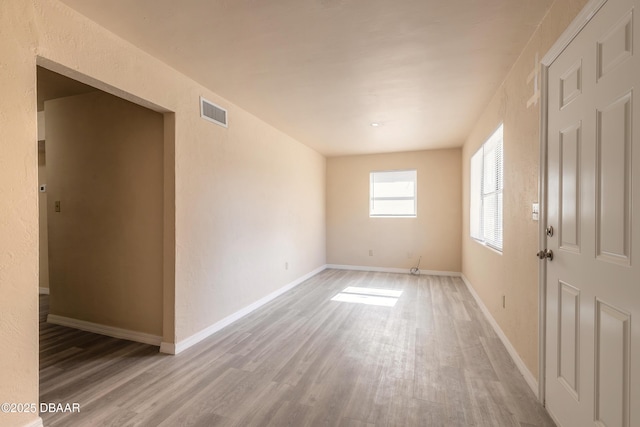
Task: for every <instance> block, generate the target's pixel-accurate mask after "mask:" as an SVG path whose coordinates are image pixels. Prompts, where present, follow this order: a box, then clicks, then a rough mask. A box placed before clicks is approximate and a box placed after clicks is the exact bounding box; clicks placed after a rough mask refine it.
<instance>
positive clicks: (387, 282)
mask: <svg viewBox="0 0 640 427" xmlns="http://www.w3.org/2000/svg"><path fill="white" fill-rule="evenodd" d="M348 286H352V287H354V286H355V287H364V288H382V289H390V290H400V291H402V295H401V296H400V297H399V298H398V300H397V303H396V305H395V306H394V307H384V306H376V305H366V304H359V303H350V302H337V301H331V298H332V297H334V296H335V295H336V294H338V293H339V292H340V291H342V290H343V289H344V288H346V287H348ZM40 303H41V308H40V315H41V322H40V401H41V402H54V403H55V402H62V403H79V404H80V413H55V414H50V413H42V414H41V416H42V418H43V420H44V424H45V426H51V427H53V426H92V427H94V426H218V425H219V426H267V425H269V426H344V427H346V426H353V427H355V426H487V427H489V426H490V427H499V426H517V427H531V426H553V425H554V424H553V422H552V421H551V419H550V418H549V416H548V415H547V413H546V411H545V410H544V408H543V407H542V406H541V405H540V404H539V403H538V402H537V401H536V399H535V397H534V395H533V393H532V392H531V390H530V388H529V387H528V386H527V384H526V383H525V380H524V379H523V378H522V376H521V375H520V373H519V372H518V370H517V368H516V366H515V365H514V363H513V361H512V360H511V359H510V357H509V354H508V353H507V351H506V350H505V348H504V346H503V345H502V343H501V342H500V340H499V338H498V337H497V336H496V334H495V333H494V332H493V330H492V329H491V326H490V325H489V323H488V322H487V321H486V319H485V318H484V316H483V314H482V312H481V311H480V309H479V307H478V306H477V304H476V303H475V301H474V300H473V297H472V296H471V294H470V293H469V292H468V290H467V289H466V288H465V286H464V284H463V282H462V281H461V280H460V279H459V278H454V277H443V276H424V275H423V276H419V277H416V276H410V275H403V274H390V273H369V272H352V271H340V270H325V271H324V272H322V273H320V274H318V275H317V276H315V277H313V278H311V279H310V280H308V281H306V282H305V283H303V284H301V285H299V286H298V287H296V288H295V289H293V290H291V291H289V292H287V293H286V294H284V295H282V296H281V297H280V298H278V299H276V300H274V301H272V302H271V303H269V304H268V305H266V306H264V307H262V308H260V309H259V310H257V311H255V312H253V313H252V314H250V315H248V316H246V317H244V318H242V319H241V320H239V321H237V322H236V323H234V324H233V325H231V326H229V327H227V328H225V329H223V330H222V331H220V332H218V333H217V334H215V335H213V336H211V337H209V338H208V339H206V340H205V341H202V342H200V343H199V344H197V345H195V346H193V347H191V348H189V349H187V350H185V351H184V352H183V353H181V354H179V355H177V356H168V355H163V354H160V353H158V348H157V347H152V346H148V345H144V344H138V343H134V342H130V341H124V340H117V339H113V338H109V337H104V336H100V335H95V334H91V333H87V332H82V331H78V330H74V329H70V328H65V327H62V326H56V325H51V324H48V323H46V322H45V319H46V314H47V312H48V297H47V296H41V300H40Z"/></svg>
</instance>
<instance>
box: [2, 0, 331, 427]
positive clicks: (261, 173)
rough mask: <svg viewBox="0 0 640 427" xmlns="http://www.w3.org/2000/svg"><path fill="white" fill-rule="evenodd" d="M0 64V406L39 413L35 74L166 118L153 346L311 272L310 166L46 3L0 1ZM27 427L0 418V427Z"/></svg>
mask: <svg viewBox="0 0 640 427" xmlns="http://www.w3.org/2000/svg"><path fill="white" fill-rule="evenodd" d="M0 57H1V58H3V59H2V67H3V68H2V73H0V87H2V88H3V89H2V90H3V93H2V99H3V102H2V103H1V104H0V140H2V141H3V146H2V150H3V153H2V156H0V197H1V200H2V203H1V204H0V218H1V220H0V235H2V236H3V237H2V239H0V294H2V298H1V299H0V313H2V322H1V323H0V342H2V343H3V346H4V348H10V349H11V351H3V352H0V378H2V381H0V401H1V402H6V401H9V402H11V401H13V402H37V401H38V323H37V321H38V284H39V280H38V248H39V245H38V193H37V190H36V189H37V184H38V176H37V171H38V160H37V146H36V144H35V141H36V138H37V135H36V129H37V124H36V94H35V85H36V62H38V63H39V64H40V65H43V66H45V67H48V68H50V69H53V70H54V71H58V72H61V73H63V74H66V75H68V76H70V77H72V78H76V79H78V80H80V81H82V82H83V83H88V84H92V85H94V86H96V87H98V88H99V89H103V90H106V91H108V92H111V93H115V94H117V95H122V96H123V97H125V98H126V99H130V100H134V101H137V102H140V103H142V104H144V105H147V106H150V107H153V108H154V109H156V110H158V111H162V112H164V111H172V112H175V115H171V116H172V117H173V118H175V122H173V123H170V124H167V122H166V120H165V126H166V127H167V128H172V127H175V165H174V166H175V259H176V262H175V290H173V289H165V290H164V292H165V298H164V299H165V301H167V300H170V298H167V297H166V296H167V295H169V296H170V297H174V298H175V299H174V301H175V303H174V306H173V307H171V308H174V309H175V328H174V330H173V331H169V332H165V334H164V336H165V339H167V337H170V335H171V334H170V332H175V338H176V339H177V340H184V339H185V338H187V337H189V336H191V335H193V334H195V333H197V332H199V331H200V330H202V329H203V328H206V327H207V326H210V325H211V324H214V323H215V322H217V321H218V320H221V319H223V318H224V317H226V316H228V315H230V314H232V313H234V312H236V311H237V310H239V309H241V308H243V307H245V306H247V305H248V304H250V303H252V302H254V301H256V300H258V299H260V298H262V297H264V296H265V295H267V294H269V293H271V292H273V291H275V290H277V289H279V288H281V287H282V286H284V285H286V284H288V283H290V282H292V281H293V280H295V279H297V278H298V277H300V276H303V275H304V274H306V273H308V272H310V271H312V270H314V269H316V268H318V267H320V266H322V265H324V263H325V201H324V200H325V191H324V186H325V159H324V157H323V156H321V155H320V154H318V153H316V152H314V151H313V150H311V149H309V148H307V147H305V146H303V145H302V144H300V143H299V142H298V141H295V140H293V139H292V138H290V137H288V136H286V135H285V134H283V133H282V132H280V131H278V130H277V129H274V128H273V127H271V126H269V125H268V124H266V123H264V122H262V121H261V120H259V119H257V118H256V117H255V116H252V115H251V114H249V113H247V112H245V111H244V110H242V109H241V108H239V107H237V106H235V105H233V104H232V103H230V102H229V101H227V100H225V99H222V98H220V97H219V96H217V95H216V94H214V93H212V92H210V91H209V90H207V89H205V88H204V87H202V86H200V85H198V84H197V83H195V82H194V81H192V80H190V79H188V78H187V77H185V76H184V75H181V74H179V73H178V72H177V71H175V70H174V69H172V68H171V67H168V66H167V65H165V64H163V63H162V62H160V61H158V60H156V59H154V58H153V57H151V56H149V55H147V54H146V53H144V52H142V51H140V50H139V49H137V48H135V47H133V46H132V45H130V44H129V43H127V42H125V41H123V40H121V39H119V38H117V37H116V36H114V35H113V34H111V33H109V32H107V31H106V30H104V29H102V28H100V27H99V26H97V25H96V24H94V23H92V22H91V21H89V20H87V19H86V18H84V17H82V16H80V15H79V14H77V13H75V12H74V11H72V10H70V9H69V8H67V7H66V6H64V5H62V4H60V3H58V2H57V1H55V0H34V1H29V2H25V1H22V0H4V1H3V3H2V8H0ZM200 95H202V96H204V97H205V98H207V99H210V100H211V101H213V102H216V103H218V104H220V105H222V106H224V107H226V108H228V110H229V123H230V125H229V128H228V129H225V128H222V127H220V126H216V125H214V124H211V123H209V122H206V121H204V120H202V119H201V118H200V117H199V106H198V96H200ZM165 203H166V202H165ZM165 236H166V235H165ZM169 239H170V237H169ZM300 248H304V250H300ZM285 262H288V263H289V268H288V269H285ZM165 268H166V269H168V270H171V267H167V266H165ZM166 311H167V310H166V308H165V312H166ZM171 320H173V319H171ZM164 323H165V324H167V323H168V322H166V321H165V322H164ZM36 419H37V415H34V414H24V415H13V414H0V426H15V425H25V424H27V423H30V422H31V421H33V420H36Z"/></svg>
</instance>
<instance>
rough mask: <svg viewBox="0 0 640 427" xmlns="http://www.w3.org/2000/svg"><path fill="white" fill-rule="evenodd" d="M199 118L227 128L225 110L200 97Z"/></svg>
mask: <svg viewBox="0 0 640 427" xmlns="http://www.w3.org/2000/svg"><path fill="white" fill-rule="evenodd" d="M200 117H202V118H203V119H205V120H209V121H210V122H213V123H215V124H218V125H220V126H224V127H229V124H228V122H227V110H225V109H224V108H222V107H220V106H218V105H216V104H214V103H213V102H211V101H207V100H206V99H204V98H203V97H200Z"/></svg>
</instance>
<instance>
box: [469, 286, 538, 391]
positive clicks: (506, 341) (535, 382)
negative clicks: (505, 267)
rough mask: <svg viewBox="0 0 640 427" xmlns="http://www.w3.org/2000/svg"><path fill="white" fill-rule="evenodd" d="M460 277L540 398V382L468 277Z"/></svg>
mask: <svg viewBox="0 0 640 427" xmlns="http://www.w3.org/2000/svg"><path fill="white" fill-rule="evenodd" d="M460 277H462V281H463V282H464V284H465V285H466V286H467V289H469V292H471V295H473V298H474V299H475V300H476V302H477V303H478V306H479V307H480V310H482V312H483V313H484V315H485V317H486V318H487V320H488V321H489V324H490V325H491V326H492V327H493V330H494V331H495V332H496V334H497V335H498V337H499V338H500V341H502V344H504V346H505V348H506V349H507V351H508V352H509V355H510V356H511V358H512V359H513V362H514V363H515V364H516V366H517V367H518V370H519V371H520V373H521V374H522V376H523V377H524V379H525V381H526V382H527V384H529V387H531V390H533V393H534V394H535V395H536V397H538V380H536V378H535V377H534V376H533V374H532V373H531V371H529V368H527V365H525V364H524V362H523V361H522V359H521V358H520V355H519V354H518V352H517V351H516V349H515V348H514V347H513V345H512V344H511V341H509V338H507V336H506V335H505V334H504V332H503V331H502V328H500V326H499V325H498V322H496V319H494V318H493V316H492V315H491V313H490V312H489V309H488V308H487V306H486V305H484V302H482V300H481V299H480V296H479V295H478V294H477V293H476V291H475V289H473V286H471V283H470V282H469V280H468V279H467V278H466V276H465V275H464V274H461V275H460Z"/></svg>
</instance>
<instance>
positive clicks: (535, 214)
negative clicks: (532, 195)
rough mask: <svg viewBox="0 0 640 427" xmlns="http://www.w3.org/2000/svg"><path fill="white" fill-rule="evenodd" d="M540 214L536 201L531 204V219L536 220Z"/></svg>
mask: <svg viewBox="0 0 640 427" xmlns="http://www.w3.org/2000/svg"><path fill="white" fill-rule="evenodd" d="M539 216H540V205H539V204H538V203H534V204H533V205H532V206H531V219H533V220H534V221H538V217H539Z"/></svg>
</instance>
